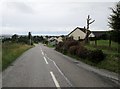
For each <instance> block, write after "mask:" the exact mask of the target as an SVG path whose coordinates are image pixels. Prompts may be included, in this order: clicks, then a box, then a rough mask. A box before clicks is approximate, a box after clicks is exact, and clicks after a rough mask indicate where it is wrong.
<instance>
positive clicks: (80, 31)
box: [68, 27, 95, 40]
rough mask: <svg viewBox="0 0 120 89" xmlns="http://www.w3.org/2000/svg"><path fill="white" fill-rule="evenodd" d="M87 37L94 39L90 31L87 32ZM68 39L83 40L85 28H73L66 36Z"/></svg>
mask: <svg viewBox="0 0 120 89" xmlns="http://www.w3.org/2000/svg"><path fill="white" fill-rule="evenodd" d="M88 32H89V37H95V35H94V34H93V33H91V31H89V30H88ZM68 37H73V39H74V40H79V39H85V37H86V29H85V28H79V27H77V28H75V29H74V30H73V31H72V32H70V33H69V34H68Z"/></svg>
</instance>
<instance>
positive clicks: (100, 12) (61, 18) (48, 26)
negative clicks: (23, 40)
mask: <svg viewBox="0 0 120 89" xmlns="http://www.w3.org/2000/svg"><path fill="white" fill-rule="evenodd" d="M53 1H54V2H53ZM114 5H115V3H113V2H90V3H88V2H78V0H70V1H68V0H64V1H63V0H56V1H55V0H29V1H27V0H24V1H23V0H17V1H16V0H12V1H8V0H6V2H4V3H3V4H2V7H3V9H2V27H3V33H4V34H7V33H11V34H13V33H20V34H22V33H23V34H25V33H27V32H29V31H31V32H32V33H35V34H59V33H61V34H62V33H63V34H66V33H68V32H70V31H72V30H73V29H74V28H76V27H77V26H79V27H84V26H86V18H87V15H88V14H90V15H91V17H92V18H93V19H95V20H96V21H95V22H94V23H93V24H92V25H91V26H90V28H91V29H92V30H106V29H108V28H107V18H108V16H109V14H110V13H111V12H110V10H109V7H112V6H114Z"/></svg>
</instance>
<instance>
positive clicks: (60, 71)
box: [47, 57, 73, 87]
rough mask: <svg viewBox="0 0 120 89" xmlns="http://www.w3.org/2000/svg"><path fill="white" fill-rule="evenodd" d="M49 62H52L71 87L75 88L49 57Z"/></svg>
mask: <svg viewBox="0 0 120 89" xmlns="http://www.w3.org/2000/svg"><path fill="white" fill-rule="evenodd" d="M47 58H48V60H50V61H52V62H53V63H54V65H55V67H56V68H57V69H58V71H59V72H60V74H61V75H62V76H63V77H64V78H65V80H66V81H67V82H68V83H69V85H70V86H71V87H73V85H72V83H71V82H70V81H69V80H68V78H67V77H66V76H65V75H64V74H63V72H62V71H61V70H60V68H59V67H58V66H57V64H56V63H55V61H53V60H52V59H50V58H49V57H47Z"/></svg>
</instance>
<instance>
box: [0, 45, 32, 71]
mask: <svg viewBox="0 0 120 89" xmlns="http://www.w3.org/2000/svg"><path fill="white" fill-rule="evenodd" d="M31 47H32V46H30V45H26V44H20V43H3V44H2V71H3V70H4V69H5V68H7V67H8V66H9V65H10V64H11V63H12V62H13V61H15V60H16V58H18V57H19V56H20V55H21V54H22V53H23V52H25V51H26V50H28V49H29V48H31Z"/></svg>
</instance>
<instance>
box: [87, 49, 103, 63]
mask: <svg viewBox="0 0 120 89" xmlns="http://www.w3.org/2000/svg"><path fill="white" fill-rule="evenodd" d="M104 58H105V54H104V53H103V52H102V50H98V49H97V50H93V51H90V53H89V55H88V59H89V60H90V61H92V62H93V63H99V62H100V61H102V60H104Z"/></svg>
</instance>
